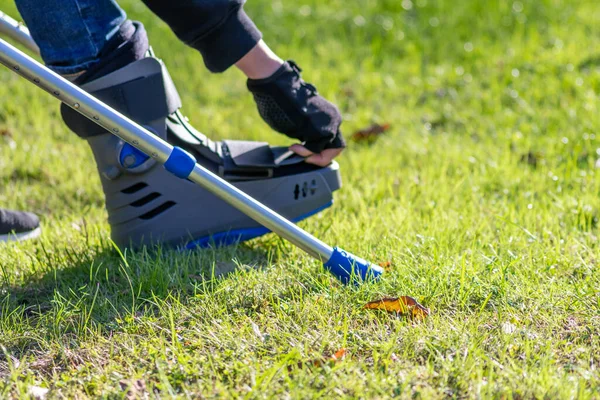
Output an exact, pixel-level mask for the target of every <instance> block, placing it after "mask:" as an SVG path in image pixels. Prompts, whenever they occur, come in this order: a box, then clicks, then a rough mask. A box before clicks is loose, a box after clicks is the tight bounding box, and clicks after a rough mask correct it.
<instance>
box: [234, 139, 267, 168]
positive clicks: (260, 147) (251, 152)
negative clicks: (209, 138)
mask: <svg viewBox="0 0 600 400" xmlns="http://www.w3.org/2000/svg"><path fill="white" fill-rule="evenodd" d="M223 144H224V148H223V150H224V151H223V153H224V154H223V155H224V156H225V158H229V159H230V160H231V161H232V162H233V163H234V164H235V165H236V166H237V167H254V168H260V167H263V168H272V167H274V166H275V159H274V157H273V152H272V151H271V147H270V146H269V143H266V142H250V141H245V140H223ZM225 146H226V147H225Z"/></svg>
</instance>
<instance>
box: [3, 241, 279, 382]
mask: <svg viewBox="0 0 600 400" xmlns="http://www.w3.org/2000/svg"><path fill="white" fill-rule="evenodd" d="M41 247H42V250H41V251H38V254H37V255H36V256H35V261H34V263H35V264H37V265H36V268H37V269H41V270H43V271H45V272H42V274H41V276H40V274H39V273H37V274H34V275H33V276H32V277H31V278H29V279H27V280H26V282H25V283H24V284H21V285H7V284H0V344H1V345H2V346H3V347H4V351H3V349H0V370H2V369H3V368H2V364H4V366H5V367H6V365H7V354H9V355H11V357H16V358H17V359H20V358H21V357H23V356H26V355H28V354H29V355H31V356H33V357H37V356H39V355H40V354H44V353H46V352H47V348H48V346H49V344H50V343H55V344H56V343H64V346H66V347H70V348H73V345H74V344H76V343H77V342H79V341H80V340H81V339H84V338H86V337H89V336H90V335H101V336H104V337H110V335H112V334H113V332H115V331H119V330H121V328H122V327H121V326H119V325H120V324H119V322H120V321H122V320H126V319H131V318H134V319H135V318H143V317H153V316H156V315H158V314H159V313H160V310H159V308H160V307H162V306H164V305H167V306H168V304H169V302H170V301H172V300H173V299H176V301H177V302H178V303H181V304H186V303H187V302H188V301H189V299H191V298H192V297H194V296H196V295H203V294H210V293H212V292H214V291H216V290H219V288H220V287H222V285H223V284H227V283H226V281H227V279H226V277H227V276H229V275H231V274H235V273H236V271H237V270H238V269H239V266H240V265H243V268H242V269H245V270H246V269H250V268H251V269H264V268H266V267H267V266H268V265H270V263H269V257H268V254H267V252H266V251H265V250H263V249H260V248H253V247H251V246H250V245H246V244H240V245H237V246H232V247H229V248H222V249H199V250H194V251H177V250H172V249H164V248H154V249H152V250H147V249H143V250H138V251H129V250H128V251H125V252H123V253H120V252H119V251H118V250H116V249H114V248H113V247H111V245H110V244H108V245H106V244H103V245H102V246H100V247H99V248H98V250H97V252H96V253H95V254H90V252H89V251H88V252H86V251H85V248H83V247H82V248H80V249H77V250H71V249H69V248H64V249H61V250H59V251H57V250H53V251H47V249H45V248H44V245H42V246H41ZM75 348H76V346H75ZM4 352H5V353H4ZM4 369H6V368H4ZM0 375H1V374H0Z"/></svg>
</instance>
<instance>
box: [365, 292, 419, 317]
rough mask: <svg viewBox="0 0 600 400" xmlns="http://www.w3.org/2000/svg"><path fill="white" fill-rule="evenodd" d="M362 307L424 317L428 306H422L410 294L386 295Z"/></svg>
mask: <svg viewBox="0 0 600 400" xmlns="http://www.w3.org/2000/svg"><path fill="white" fill-rule="evenodd" d="M364 308H366V309H371V310H385V311H387V312H390V313H396V314H402V315H409V316H411V317H412V318H426V317H427V316H428V315H429V308H426V307H423V306H422V305H421V304H419V302H418V301H417V300H415V299H414V298H412V297H410V296H400V297H395V298H389V297H388V298H384V299H381V300H375V301H370V302H368V303H367V304H365V306H364Z"/></svg>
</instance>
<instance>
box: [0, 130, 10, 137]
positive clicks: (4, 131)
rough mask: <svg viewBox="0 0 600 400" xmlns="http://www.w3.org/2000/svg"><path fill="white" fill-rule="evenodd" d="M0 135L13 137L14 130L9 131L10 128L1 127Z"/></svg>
mask: <svg viewBox="0 0 600 400" xmlns="http://www.w3.org/2000/svg"><path fill="white" fill-rule="evenodd" d="M0 136H4V137H9V138H11V137H13V134H12V132H11V131H9V130H8V129H6V128H3V129H0Z"/></svg>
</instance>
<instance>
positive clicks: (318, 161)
mask: <svg viewBox="0 0 600 400" xmlns="http://www.w3.org/2000/svg"><path fill="white" fill-rule="evenodd" d="M290 150H291V151H293V152H294V153H296V154H298V155H299V156H302V157H306V160H304V161H305V162H307V163H309V164H314V165H318V166H319V167H326V166H328V165H329V164H331V161H332V160H333V159H334V158H336V157H337V156H339V155H340V154H341V152H342V151H344V149H343V148H336V149H325V150H323V151H322V152H320V153H313V152H312V151H310V150H308V149H307V148H306V147H304V146H302V145H301V144H293V145H291V146H290Z"/></svg>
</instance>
